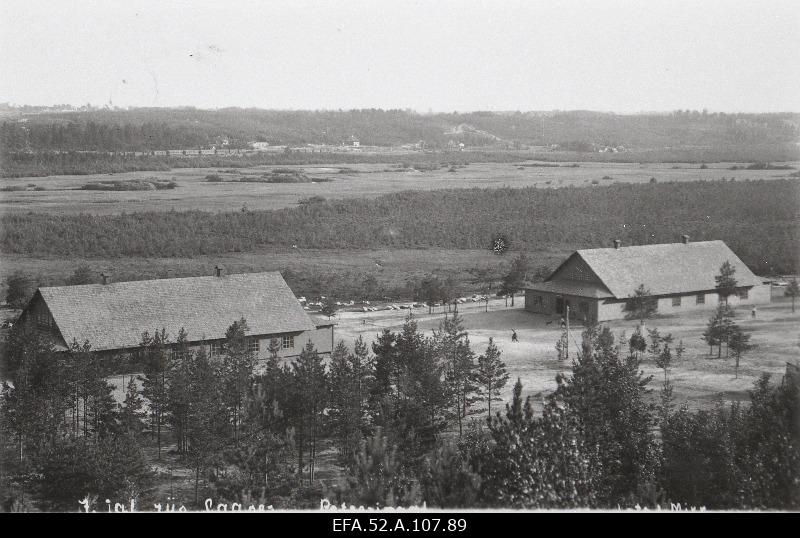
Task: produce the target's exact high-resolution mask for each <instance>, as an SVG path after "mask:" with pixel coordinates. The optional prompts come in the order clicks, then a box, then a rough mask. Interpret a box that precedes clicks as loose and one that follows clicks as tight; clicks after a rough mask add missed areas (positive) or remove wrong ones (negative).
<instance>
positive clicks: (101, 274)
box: [100, 273, 111, 286]
mask: <svg viewBox="0 0 800 538" xmlns="http://www.w3.org/2000/svg"><path fill="white" fill-rule="evenodd" d="M100 278H101V279H102V280H103V285H104V286H105V285H106V284H108V282H109V279H110V278H111V275H107V274H105V273H100Z"/></svg>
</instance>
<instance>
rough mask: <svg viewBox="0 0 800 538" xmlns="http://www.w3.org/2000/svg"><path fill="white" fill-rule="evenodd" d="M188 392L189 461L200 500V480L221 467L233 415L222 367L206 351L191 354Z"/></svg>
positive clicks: (196, 494) (187, 437) (189, 358)
mask: <svg viewBox="0 0 800 538" xmlns="http://www.w3.org/2000/svg"><path fill="white" fill-rule="evenodd" d="M188 360H190V361H191V365H190V366H189V372H190V380H191V381H190V384H189V386H188V391H187V401H188V409H187V414H186V425H185V428H186V452H185V459H186V461H187V462H188V463H189V465H190V467H191V469H192V470H193V471H194V498H195V503H197V501H198V499H199V485H200V478H201V476H203V475H204V474H205V473H206V472H207V471H208V470H209V469H211V468H213V467H216V466H217V465H218V464H219V456H220V451H221V449H222V447H223V446H224V445H225V442H226V440H227V436H228V427H229V414H228V408H227V406H226V405H225V400H224V397H223V396H224V394H223V393H224V385H223V383H222V381H221V380H222V375H221V374H222V373H223V372H222V367H221V365H220V364H218V363H217V362H216V361H214V360H212V359H211V358H210V357H209V356H208V355H207V354H206V351H205V349H204V348H202V347H201V348H200V349H199V350H198V351H197V352H196V353H192V354H190V356H189V357H188Z"/></svg>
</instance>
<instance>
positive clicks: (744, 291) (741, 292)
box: [739, 288, 748, 299]
mask: <svg viewBox="0 0 800 538" xmlns="http://www.w3.org/2000/svg"><path fill="white" fill-rule="evenodd" d="M747 296H748V293H747V288H742V289H740V290H739V299H747Z"/></svg>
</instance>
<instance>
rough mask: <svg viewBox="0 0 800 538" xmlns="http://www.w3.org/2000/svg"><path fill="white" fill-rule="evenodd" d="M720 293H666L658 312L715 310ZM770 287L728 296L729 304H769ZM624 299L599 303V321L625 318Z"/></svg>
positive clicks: (750, 305)
mask: <svg viewBox="0 0 800 538" xmlns="http://www.w3.org/2000/svg"><path fill="white" fill-rule="evenodd" d="M699 295H702V296H703V298H704V302H703V303H700V304H698V303H697V297H698V296H699ZM678 297H679V298H680V304H679V305H675V304H673V299H675V298H678ZM720 302H721V301H720V298H719V294H718V293H717V292H716V291H703V292H696V293H683V294H678V295H665V296H659V297H658V313H659V314H665V315H674V314H680V313H683V312H696V311H700V310H708V311H711V310H714V309H716V308H717V306H719V304H720ZM769 302H770V288H769V286H768V285H761V286H754V287H752V288H749V289H748V290H747V298H740V297H739V296H738V295H731V296H730V297H728V304H729V305H730V306H732V307H734V308H737V307H752V306H757V305H762V304H769ZM624 306H625V301H624V300H613V299H606V300H603V301H600V304H599V305H598V321H607V320H612V319H623V318H625V311H624Z"/></svg>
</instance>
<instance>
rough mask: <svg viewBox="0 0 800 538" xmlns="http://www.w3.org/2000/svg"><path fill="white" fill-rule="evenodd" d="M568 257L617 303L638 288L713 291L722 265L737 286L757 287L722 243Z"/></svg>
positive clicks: (580, 253) (609, 250) (663, 292)
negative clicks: (731, 270)
mask: <svg viewBox="0 0 800 538" xmlns="http://www.w3.org/2000/svg"><path fill="white" fill-rule="evenodd" d="M572 256H580V258H581V259H583V261H584V262H586V264H587V265H588V266H589V267H590V268H591V269H592V271H594V273H595V274H596V275H597V276H598V278H600V280H601V281H602V283H603V285H605V286H606V288H608V290H609V291H610V292H611V293H612V294H613V295H614V297H616V298H617V299H624V298H626V297H628V296H630V295H632V294H633V292H634V290H635V289H636V288H638V287H639V286H640V285H642V284H644V287H645V288H647V289H649V290H650V292H651V293H652V294H653V295H668V294H674V293H689V292H693V291H703V290H713V289H714V288H716V286H717V282H716V280H714V277H715V276H717V275H718V274H719V269H720V266H722V264H723V263H725V262H726V261H727V262H730V263H731V265H732V266H733V267H734V269H735V270H736V272H735V274H734V278H735V279H736V282H737V284H738V285H739V286H743V287H746V286H756V285H760V284H761V279H759V278H758V277H756V275H754V274H753V272H752V271H750V269H748V267H747V266H746V265H745V264H744V262H742V260H740V259H739V257H738V256H737V255H736V254H734V253H733V251H732V250H731V249H730V248H728V245H726V244H725V243H724V242H722V241H698V242H695V243H665V244H660V245H638V246H631V247H620V248H593V249H584V250H578V251H576V252H575V253H574V254H573V255H572ZM564 263H566V262H564ZM562 265H563V264H562ZM557 272H558V269H556V271H554V272H553V274H552V275H550V277H548V278H547V281H550V279H551V278H552V277H553V276H554V275H555V274H556V273H557Z"/></svg>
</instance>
